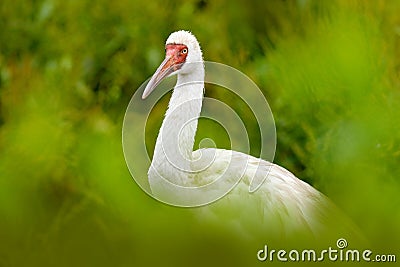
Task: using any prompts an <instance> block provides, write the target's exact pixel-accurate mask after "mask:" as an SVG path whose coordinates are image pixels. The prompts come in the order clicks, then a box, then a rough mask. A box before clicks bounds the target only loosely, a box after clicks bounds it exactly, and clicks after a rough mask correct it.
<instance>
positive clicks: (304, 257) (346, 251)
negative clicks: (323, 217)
mask: <svg viewBox="0 0 400 267" xmlns="http://www.w3.org/2000/svg"><path fill="white" fill-rule="evenodd" d="M257 259H258V260H259V261H270V262H273V261H280V262H287V261H292V262H323V261H333V262H335V261H340V262H360V261H363V262H396V255H395V254H374V253H373V252H372V251H371V250H369V249H364V250H358V249H350V248H348V243H347V240H346V239H344V238H339V239H338V240H337V241H336V247H333V248H332V247H328V248H327V249H323V250H320V251H317V250H314V249H303V250H301V251H300V250H297V249H292V250H290V251H287V250H284V249H280V250H276V249H268V246H267V245H265V246H264V248H263V249H260V250H259V251H258V252H257Z"/></svg>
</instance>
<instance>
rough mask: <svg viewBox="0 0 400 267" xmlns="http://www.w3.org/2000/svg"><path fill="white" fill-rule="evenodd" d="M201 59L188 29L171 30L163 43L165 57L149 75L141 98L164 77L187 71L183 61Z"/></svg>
mask: <svg viewBox="0 0 400 267" xmlns="http://www.w3.org/2000/svg"><path fill="white" fill-rule="evenodd" d="M202 61H203V58H202V53H201V49H200V45H199V43H198V41H197V39H196V37H194V35H193V34H191V33H190V32H188V31H177V32H173V33H172V34H171V35H170V36H169V37H168V39H167V41H166V44H165V59H164V61H163V62H162V63H161V64H160V66H159V67H158V69H157V70H156V72H155V73H154V74H153V76H152V77H151V79H150V81H149V83H148V84H147V86H146V88H145V90H144V92H143V95H142V99H145V98H146V97H147V96H148V95H150V93H151V92H152V91H153V90H154V89H155V88H156V87H157V85H158V84H160V83H161V81H162V80H163V79H164V78H166V77H168V76H171V75H174V74H178V73H180V72H183V73H184V72H189V71H190V68H189V67H188V68H187V69H185V68H184V65H185V63H189V62H190V63H194V62H202Z"/></svg>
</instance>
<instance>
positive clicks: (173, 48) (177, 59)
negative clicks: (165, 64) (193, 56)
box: [165, 44, 189, 71]
mask: <svg viewBox="0 0 400 267" xmlns="http://www.w3.org/2000/svg"><path fill="white" fill-rule="evenodd" d="M188 52H189V50H188V48H187V46H186V45H183V44H167V45H166V46H165V57H166V58H170V59H171V64H169V65H170V66H173V67H174V71H176V70H178V69H180V67H181V64H182V63H185V61H186V57H187V55H188Z"/></svg>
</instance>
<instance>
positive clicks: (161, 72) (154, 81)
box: [142, 56, 175, 99]
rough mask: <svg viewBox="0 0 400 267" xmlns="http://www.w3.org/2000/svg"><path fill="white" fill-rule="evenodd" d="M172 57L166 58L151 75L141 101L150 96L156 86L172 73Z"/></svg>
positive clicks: (173, 63)
mask: <svg viewBox="0 0 400 267" xmlns="http://www.w3.org/2000/svg"><path fill="white" fill-rule="evenodd" d="M174 65H175V62H174V57H173V56H169V57H168V56H167V57H166V58H165V59H164V61H163V62H162V63H161V65H160V66H159V67H158V69H157V70H156V72H155V73H154V74H153V76H152V77H151V79H150V81H149V83H148V84H147V85H146V88H145V89H144V91H143V95H142V99H145V98H146V97H148V96H149V95H150V93H151V92H153V90H154V89H155V88H156V87H157V85H159V84H160V82H161V81H162V80H163V79H164V78H165V77H167V76H168V75H170V74H171V73H173V72H174V71H175V70H174Z"/></svg>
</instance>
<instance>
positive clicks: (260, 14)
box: [0, 0, 400, 266]
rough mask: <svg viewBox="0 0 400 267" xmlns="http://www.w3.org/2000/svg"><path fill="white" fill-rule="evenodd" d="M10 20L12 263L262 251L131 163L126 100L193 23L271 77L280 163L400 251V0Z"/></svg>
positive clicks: (192, 260) (248, 256)
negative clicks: (147, 179)
mask: <svg viewBox="0 0 400 267" xmlns="http://www.w3.org/2000/svg"><path fill="white" fill-rule="evenodd" d="M0 29H1V31H0V152H1V153H0V266H204V265H207V266H220V265H224V266H225V265H226V266H228V265H230V266H251V265H253V264H254V265H256V264H257V261H256V256H255V255H256V254H255V253H256V251H255V250H246V249H245V248H244V246H245V243H243V240H242V239H241V233H237V232H235V231H232V230H231V229H228V228H226V227H224V224H223V221H221V224H220V225H218V224H215V223H213V224H211V223H208V222H206V221H202V220H201V219H199V218H198V217H194V216H193V213H195V212H196V211H194V212H193V210H190V209H180V208H174V207H169V206H166V205H163V204H161V203H159V202H157V201H155V200H153V199H152V198H150V197H148V196H147V195H146V194H145V193H144V192H142V191H141V190H140V189H139V188H138V186H137V185H136V184H135V183H134V181H133V179H132V178H131V177H130V174H129V172H128V169H127V167H126V165H125V162H124V158H123V153H122V145H121V128H122V121H123V116H124V112H125V109H126V107H127V105H128V102H129V100H130V97H131V96H132V95H133V93H134V91H135V90H136V88H138V87H139V86H140V84H141V83H142V82H143V81H145V80H146V79H147V78H148V77H149V76H150V75H151V74H152V73H153V72H154V70H155V69H156V67H157V66H158V64H159V63H160V62H161V61H162V59H163V56H164V55H163V54H164V48H163V45H164V41H165V39H166V37H167V36H168V35H169V33H171V32H172V31H174V30H177V29H187V30H191V31H193V33H194V34H195V35H196V36H197V38H198V39H199V41H200V43H201V45H202V48H203V51H204V57H205V59H206V60H210V61H216V62H222V63H224V64H227V65H231V66H233V67H236V68H238V69H239V70H241V71H242V72H244V73H245V74H247V75H249V76H250V77H251V78H252V79H253V80H254V81H255V82H256V83H257V84H258V85H259V87H260V88H261V89H262V90H263V93H264V94H265V95H266V97H267V99H268V101H269V103H270V105H271V108H272V111H273V113H274V116H275V120H276V124H277V141H278V145H277V152H276V157H275V162H276V163H278V164H280V165H282V166H284V167H286V168H287V169H289V170H290V171H292V172H293V173H294V174H295V175H296V176H298V177H300V178H302V179H304V180H306V181H307V182H309V183H311V184H312V185H313V186H315V187H316V188H318V189H319V190H320V191H322V192H323V193H324V194H326V195H327V196H328V197H329V198H331V199H332V200H333V201H334V202H335V203H336V204H337V205H338V206H339V207H340V208H341V209H342V210H343V211H344V212H345V213H346V214H347V215H348V216H349V217H350V218H352V219H353V221H354V222H355V223H356V224H358V225H359V227H360V228H361V229H362V230H363V232H364V233H365V235H366V236H367V238H368V239H369V240H370V243H371V247H372V248H373V249H374V252H377V253H378V252H381V253H395V254H396V253H397V257H400V252H399V251H400V249H399V248H400V245H399V244H400V209H399V206H400V197H399V194H400V109H399V107H400V1H378V0H377V1H345V0H343V1H311V0H297V1H278V0H274V1H223V0H215V1H206V0H190V1H168V0H163V1H136V0H132V1H129V0H121V1H106V0H97V1H88V0H80V1H56V0H44V1H40V0H37V1H34V0H31V1H22V0H13V1H11V0H2V1H1V2H0ZM206 94H207V95H208V96H211V97H216V98H224V95H221V94H222V93H220V92H218V91H211V92H206ZM167 100H168V99H166V100H165V101H167ZM165 101H164V102H165ZM227 102H228V103H229V101H227ZM155 112H157V113H158V116H160V117H162V115H163V113H164V112H165V110H164V108H163V107H162V108H158V110H156V111H155ZM204 125H205V124H204ZM204 125H203V126H204ZM157 127H159V124H158V122H157V123H156V122H155V123H154V124H153V125H150V126H149V134H150V135H153V136H155V135H156V133H157V131H158V128H157ZM200 127H201V125H200ZM250 135H251V133H250ZM218 136H219V138H226V135H218V134H217V135H215V136H214V138H218ZM151 141H152V142H154V139H153V140H149V142H151ZM216 143H217V144H219V143H224V140H218V139H217V140H216ZM253 145H254V144H253ZM256 145H257V144H256ZM150 146H151V145H150ZM140 157H141V155H138V161H143V159H141V158H140ZM143 157H145V155H143ZM265 242H267V240H265ZM333 242H334V241H333ZM333 244H334V243H333ZM263 245H264V244H263V243H258V244H254V246H255V247H259V248H262V246H263ZM253 252H254V254H252V253H253ZM264 264H267V263H264ZM269 264H271V263H269Z"/></svg>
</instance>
